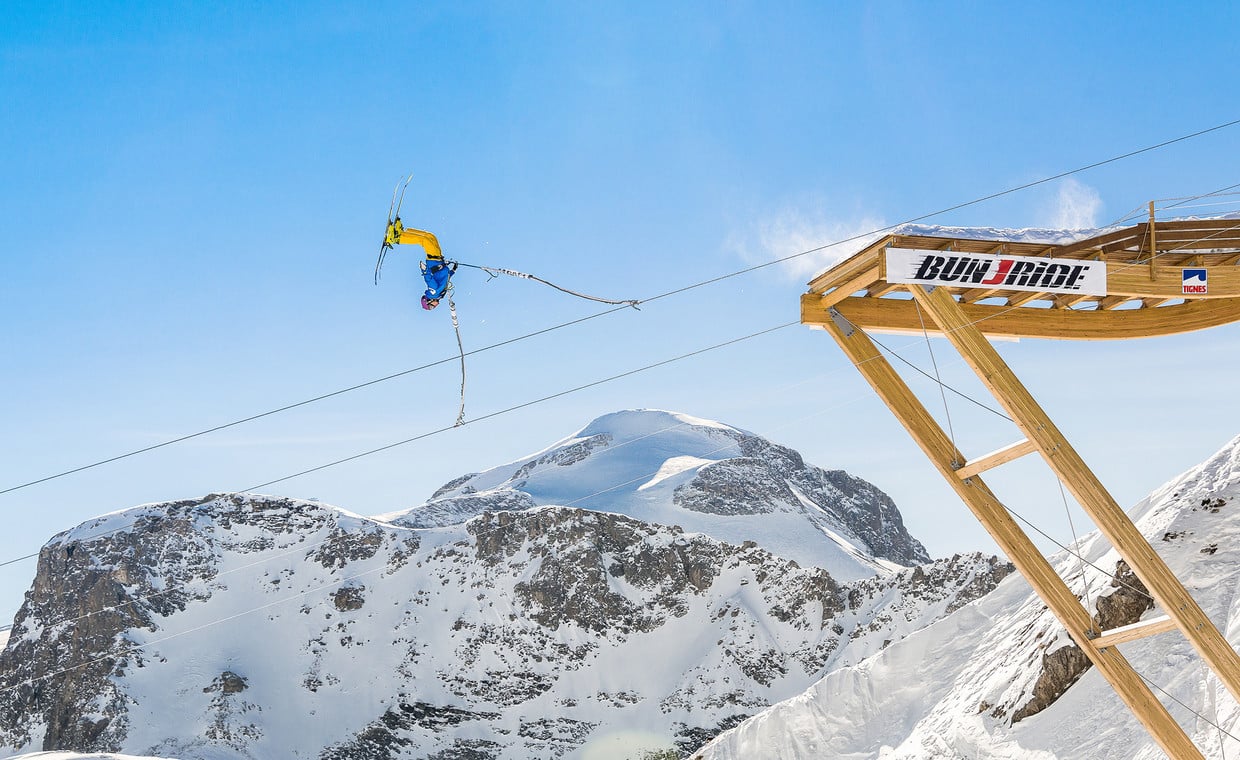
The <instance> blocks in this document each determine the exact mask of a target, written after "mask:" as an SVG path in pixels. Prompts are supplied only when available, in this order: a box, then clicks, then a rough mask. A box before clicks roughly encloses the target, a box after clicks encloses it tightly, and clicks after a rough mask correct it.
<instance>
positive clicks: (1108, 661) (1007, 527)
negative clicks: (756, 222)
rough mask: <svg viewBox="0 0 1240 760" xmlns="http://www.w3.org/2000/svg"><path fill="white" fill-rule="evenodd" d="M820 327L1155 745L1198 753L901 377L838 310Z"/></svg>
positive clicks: (1185, 759) (1186, 758)
mask: <svg viewBox="0 0 1240 760" xmlns="http://www.w3.org/2000/svg"><path fill="white" fill-rule="evenodd" d="M822 327H823V328H824V329H825V330H826V331H827V332H828V333H830V335H831V337H833V338H834V339H835V341H836V342H837V343H839V345H840V347H841V348H842V349H843V350H844V353H845V354H846V355H847V356H848V358H849V360H851V361H852V363H853V364H854V365H856V367H857V369H858V370H859V371H860V372H861V374H862V376H863V377H865V379H866V381H867V382H869V384H870V386H871V387H873V388H874V390H875V392H876V393H878V395H879V397H880V398H882V400H883V401H884V402H885V403H886V404H887V406H888V407H890V408H891V411H892V412H893V413H894V414H895V416H896V419H898V420H899V421H900V422H901V424H903V425H904V427H905V429H906V430H908V432H909V434H910V435H912V437H913V440H914V441H916V442H917V444H918V446H920V447H921V450H922V451H923V452H925V454H926V456H927V457H928V458H929V459H930V461H931V463H933V464H934V466H935V467H936V468H937V469H938V470H939V473H940V474H941V475H942V476H943V477H944V479H946V480H947V483H948V485H950V486H951V487H952V488H953V489H954V490H955V491H956V493H957V495H959V496H960V498H961V500H962V501H964V503H965V504H966V505H968V507H969V509H970V510H971V511H972V512H973V514H974V516H975V517H977V519H978V521H979V522H981V524H982V525H983V526H984V527H985V528H986V530H987V532H989V533H990V535H991V537H992V538H994V540H995V543H997V544H998V545H999V547H1000V548H1001V549H1002V550H1003V552H1004V553H1005V554H1007V556H1008V558H1009V559H1011V560H1012V564H1014V565H1016V568H1017V570H1019V571H1020V573H1021V574H1022V575H1023V576H1024V577H1025V578H1026V579H1027V580H1028V581H1029V583H1030V584H1031V585H1032V586H1033V587H1034V589H1035V590H1036V591H1037V593H1038V595H1039V596H1041V597H1042V600H1043V601H1044V602H1046V605H1047V607H1048V608H1049V609H1050V610H1051V612H1052V613H1053V614H1054V615H1055V617H1056V618H1058V619H1059V622H1060V623H1061V624H1062V625H1063V626H1064V628H1066V629H1067V630H1068V633H1069V634H1070V635H1071V636H1072V638H1073V640H1074V641H1075V642H1076V643H1077V645H1078V646H1080V648H1081V650H1082V651H1083V652H1084V653H1085V655H1086V656H1087V657H1089V659H1090V661H1091V662H1093V664H1094V666H1095V667H1097V668H1098V671H1099V672H1100V673H1101V674H1102V675H1103V677H1105V678H1106V679H1107V681H1108V682H1109V683H1110V684H1111V686H1112V688H1114V689H1115V692H1116V693H1117V694H1118V695H1119V697H1120V699H1122V700H1123V701H1124V703H1125V704H1126V705H1128V709H1130V710H1131V711H1132V713H1133V715H1135V716H1136V717H1137V719H1138V720H1139V721H1140V722H1141V724H1142V725H1143V726H1145V729H1146V730H1147V731H1148V732H1149V734H1150V736H1152V737H1153V738H1154V741H1155V742H1157V743H1158V746H1159V747H1161V748H1162V750H1163V752H1165V753H1167V755H1168V757H1172V758H1176V760H1196V759H1197V758H1202V754H1201V752H1200V751H1199V750H1198V749H1197V748H1196V747H1195V746H1194V745H1193V743H1192V741H1191V740H1190V739H1189V738H1188V735H1187V734H1186V733H1185V732H1184V729H1183V728H1182V727H1181V726H1180V725H1179V724H1178V723H1176V722H1175V719H1174V718H1172V717H1171V714H1170V713H1168V712H1167V708H1166V707H1165V706H1164V705H1163V704H1162V703H1161V702H1159V701H1158V699H1157V698H1156V697H1155V696H1154V694H1153V692H1151V691H1150V688H1149V686H1148V685H1147V684H1146V683H1145V681H1144V680H1143V679H1142V678H1141V676H1140V675H1139V674H1138V673H1137V672H1136V671H1135V670H1133V669H1132V665H1131V664H1129V662H1128V660H1127V659H1126V658H1125V657H1124V656H1123V654H1121V653H1120V651H1119V650H1118V649H1115V648H1111V649H1107V650H1103V649H1100V648H1099V647H1097V646H1096V645H1095V644H1094V643H1093V641H1092V640H1091V637H1092V636H1093V635H1094V633H1095V632H1094V631H1093V621H1092V619H1091V618H1090V614H1089V612H1088V611H1087V610H1086V609H1085V608H1084V607H1083V606H1082V605H1081V603H1080V600H1079V599H1077V598H1076V595H1075V594H1074V593H1073V592H1072V590H1071V589H1070V588H1068V585H1067V584H1066V583H1064V581H1063V579H1062V578H1060V577H1059V575H1058V574H1057V573H1056V572H1055V569H1054V568H1053V567H1051V565H1050V563H1049V562H1047V561H1046V558H1045V557H1043V556H1042V553H1041V552H1040V551H1038V548H1037V546H1036V545H1035V544H1034V543H1033V541H1031V540H1030V539H1029V537H1028V536H1027V535H1026V534H1025V532H1024V531H1023V530H1021V528H1020V526H1019V525H1017V524H1016V521H1015V520H1013V519H1012V516H1011V515H1010V514H1009V513H1008V511H1007V510H1006V509H1005V508H1004V506H1003V504H1002V503H1000V502H999V500H998V498H997V497H996V496H995V495H994V493H992V492H991V490H990V489H989V488H988V487H987V486H986V484H985V483H984V482H983V481H982V479H981V477H979V476H973V477H970V478H960V477H959V476H958V475H957V474H956V467H957V466H958V465H959V463H961V462H964V461H965V457H964V456H963V455H962V454H961V453H960V451H959V450H957V449H956V447H955V445H954V444H953V443H952V441H951V439H950V438H949V437H948V435H947V433H946V432H944V430H943V428H942V426H940V425H939V424H938V422H936V421H935V419H934V417H932V416H931V415H930V413H929V412H928V411H926V408H925V406H924V405H923V404H922V403H921V401H920V399H918V398H917V396H916V394H914V393H913V391H912V390H911V389H910V388H909V387H908V384H907V383H905V382H904V380H903V378H901V377H900V375H899V374H898V373H897V372H896V371H895V370H894V369H893V368H892V366H891V364H890V363H889V362H888V361H887V360H886V358H884V357H883V355H882V354H881V353H879V351H878V348H877V347H876V346H875V345H874V342H873V341H871V340H870V338H869V336H867V335H866V334H865V332H864V331H862V330H860V329H855V328H853V327H852V326H851V325H849V324H848V323H847V321H846V320H844V319H843V318H842V317H841V318H840V319H838V320H830V321H826V322H824V323H823V324H822Z"/></svg>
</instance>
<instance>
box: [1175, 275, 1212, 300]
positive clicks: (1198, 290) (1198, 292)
mask: <svg viewBox="0 0 1240 760" xmlns="http://www.w3.org/2000/svg"><path fill="white" fill-rule="evenodd" d="M1181 271H1182V273H1183V279H1184V295H1186V296H1189V295H1192V296H1204V295H1205V294H1207V293H1209V292H1210V287H1209V282H1208V281H1207V280H1206V275H1207V272H1206V270H1204V269H1184V270H1181Z"/></svg>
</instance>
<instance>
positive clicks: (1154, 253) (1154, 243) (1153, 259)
mask: <svg viewBox="0 0 1240 760" xmlns="http://www.w3.org/2000/svg"><path fill="white" fill-rule="evenodd" d="M1149 229H1150V280H1156V279H1158V231H1157V230H1155V229H1154V201H1150V228H1149Z"/></svg>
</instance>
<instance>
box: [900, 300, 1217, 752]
mask: <svg viewBox="0 0 1240 760" xmlns="http://www.w3.org/2000/svg"><path fill="white" fill-rule="evenodd" d="M909 291H910V292H911V293H912V294H913V298H914V299H915V300H916V301H917V303H918V304H920V305H921V307H922V309H923V310H925V311H926V312H927V313H928V314H929V315H930V317H931V319H933V320H934V323H935V324H936V325H938V327H939V329H940V330H941V331H942V332H943V335H944V336H946V337H947V339H948V340H949V341H950V342H951V343H952V345H953V346H955V348H956V350H957V351H959V352H960V355H961V356H962V357H964V359H965V361H966V362H967V363H968V364H969V366H970V367H972V368H973V371H974V372H975V373H976V374H977V376H978V377H979V378H980V379H981V381H982V382H983V383H984V384H985V385H986V387H987V388H988V389H989V390H990V392H991V394H992V395H993V396H994V397H995V398H996V399H997V400H998V401H999V403H1001V404H1002V405H1003V407H1004V408H1005V409H1006V410H1007V412H1008V415H1009V416H1010V417H1011V418H1012V420H1013V421H1014V422H1015V423H1016V425H1017V426H1018V427H1019V428H1020V429H1021V431H1022V432H1023V433H1024V434H1025V437H1026V438H1028V439H1029V440H1031V441H1033V442H1034V443H1035V444H1037V447H1038V451H1039V453H1041V455H1042V458H1043V459H1044V460H1045V461H1046V463H1047V464H1048V465H1049V466H1050V468H1051V470H1053V471H1054V472H1055V474H1056V475H1057V476H1058V477H1059V479H1060V480H1061V481H1062V482H1063V484H1064V485H1065V486H1066V487H1067V488H1068V490H1069V491H1071V493H1072V495H1073V497H1075V498H1076V500H1077V502H1078V503H1079V504H1080V505H1081V508H1082V509H1084V510H1085V512H1086V513H1087V514H1088V515H1089V516H1090V517H1091V518H1092V519H1093V521H1094V524H1095V525H1097V526H1098V529H1099V530H1100V531H1101V532H1102V534H1103V535H1104V536H1105V537H1106V538H1107V540H1108V541H1110V542H1111V544H1112V545H1113V546H1114V547H1115V549H1116V551H1118V552H1119V554H1120V556H1121V557H1123V558H1124V559H1125V560H1126V561H1127V562H1128V565H1129V566H1130V567H1131V568H1132V571H1133V572H1134V573H1136V575H1137V577H1138V578H1140V579H1141V582H1142V583H1144V584H1145V587H1146V588H1147V589H1149V591H1150V594H1151V595H1152V596H1153V597H1154V599H1155V600H1156V601H1157V602H1158V604H1159V605H1160V606H1161V607H1162V608H1163V611H1164V612H1165V613H1166V614H1167V615H1168V617H1170V618H1171V619H1172V620H1174V621H1175V623H1176V625H1177V626H1178V627H1179V629H1180V631H1181V632H1182V633H1183V634H1184V636H1185V638H1187V639H1188V641H1189V643H1191V644H1192V645H1193V648H1194V649H1195V650H1197V654H1198V655H1200V656H1201V658H1202V660H1204V661H1205V663H1206V664H1207V665H1208V666H1209V667H1210V669H1211V670H1213V671H1214V673H1215V675H1217V676H1218V678H1219V680H1220V681H1222V682H1223V684H1224V685H1225V686H1226V687H1227V690H1228V691H1229V692H1231V695H1232V697H1233V698H1234V699H1235V700H1236V701H1237V702H1240V657H1238V656H1237V655H1236V651H1235V650H1234V649H1232V647H1231V645H1230V644H1229V643H1228V642H1227V640H1226V639H1225V638H1223V635H1222V634H1221V633H1219V631H1218V628H1216V627H1215V626H1214V623H1212V622H1211V621H1210V619H1209V618H1208V617H1206V614H1205V612H1204V611H1202V609H1201V607H1200V606H1198V604H1197V602H1196V600H1194V599H1193V598H1192V596H1191V595H1190V594H1189V593H1188V591H1187V589H1185V588H1184V585H1183V584H1182V583H1180V580H1179V579H1178V578H1176V577H1175V574H1174V573H1172V572H1171V569H1170V568H1168V567H1167V564H1166V563H1165V562H1163V560H1162V558H1161V557H1159V556H1158V554H1157V553H1155V551H1154V549H1153V547H1152V546H1150V543H1149V541H1146V540H1145V536H1143V535H1141V532H1140V531H1139V530H1137V527H1136V526H1135V525H1133V523H1132V520H1130V519H1129V518H1128V515H1127V514H1125V513H1124V511H1123V510H1122V509H1120V507H1119V504H1117V503H1116V501H1115V499H1114V498H1113V497H1112V496H1111V494H1110V492H1108V491H1107V490H1106V488H1105V487H1104V486H1103V485H1102V483H1101V481H1099V480H1098V478H1097V476H1096V475H1094V473H1093V471H1092V470H1090V469H1089V467H1088V466H1087V465H1086V464H1085V462H1084V460H1083V459H1081V457H1080V455H1079V454H1077V452H1076V450H1075V449H1073V448H1072V445H1071V444H1070V443H1068V441H1067V439H1066V438H1065V437H1064V436H1063V434H1062V433H1061V432H1060V431H1059V429H1058V428H1057V427H1056V426H1055V423H1054V422H1052V421H1051V419H1050V417H1049V416H1048V415H1047V414H1046V412H1045V411H1044V410H1043V409H1042V407H1041V406H1039V405H1038V403H1037V401H1035V400H1034V398H1033V396H1032V395H1031V394H1030V393H1029V391H1028V389H1026V388H1025V386H1024V385H1023V384H1021V382H1020V380H1019V379H1017V377H1016V375H1015V374H1014V373H1013V372H1012V370H1011V368H1010V367H1008V366H1007V363H1006V362H1004V361H1003V359H1002V358H1001V357H1000V356H999V352H998V351H996V350H995V348H994V346H992V345H991V344H990V341H988V340H987V339H986V336H985V335H983V334H982V332H981V331H980V330H979V329H978V328H977V326H976V325H974V324H973V323H972V322H970V321H969V320H968V318H967V317H965V315H964V312H963V311H962V310H961V309H960V306H959V304H957V303H956V301H955V300H954V299H953V298H952V296H951V293H950V292H948V290H947V289H946V288H936V289H934V290H933V291H927V290H926V289H925V288H923V287H921V286H919V285H914V286H910V287H909ZM1173 757H1177V756H1176V755H1173Z"/></svg>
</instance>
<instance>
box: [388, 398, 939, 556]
mask: <svg viewBox="0 0 1240 760" xmlns="http://www.w3.org/2000/svg"><path fill="white" fill-rule="evenodd" d="M548 504H556V505H562V506H578V507H584V508H587V509H600V510H606V511H608V512H617V513H620V514H624V515H627V516H629V517H634V518H636V519H639V520H643V521H646V522H653V523H658V524H660V525H679V526H681V527H682V528H684V529H685V530H687V531H692V532H700V533H705V534H707V535H709V536H713V537H714V538H718V539H721V540H724V541H729V542H732V543H738V544H739V543H743V542H744V541H756V542H757V543H758V544H759V545H760V546H762V548H764V549H767V550H769V551H771V552H773V553H775V554H778V555H780V556H783V557H787V558H790V559H794V560H796V561H797V562H799V563H800V564H802V565H811V566H814V567H821V568H824V569H826V570H827V571H829V572H830V573H831V575H832V577H834V578H835V579H836V580H858V579H861V578H868V577H871V576H873V575H875V574H876V573H885V572H890V571H893V570H896V569H898V568H899V567H903V566H911V565H916V564H919V563H922V562H927V561H929V559H930V557H929V555H928V554H927V553H926V550H925V547H923V546H922V545H921V543H920V542H918V541H917V540H916V539H914V538H913V537H912V536H910V535H909V534H908V531H907V530H905V528H904V522H903V520H902V518H901V516H900V512H899V510H897V509H896V507H895V504H893V503H892V501H891V499H890V498H889V497H888V496H887V495H886V494H884V493H883V492H882V491H880V490H878V489H877V488H875V487H874V486H873V485H871V484H869V483H867V482H865V481H864V480H861V479H859V478H855V477H853V476H851V475H849V474H848V473H846V472H843V471H841V470H835V471H826V470H821V469H819V468H817V467H814V466H812V465H808V464H806V463H805V461H804V460H803V459H802V458H801V455H800V454H798V453H797V452H795V451H793V450H791V449H788V448H785V447H783V446H779V445H777V444H774V443H771V442H770V441H767V440H766V439H764V438H761V437H759V436H756V435H754V434H752V433H747V432H745V431H743V430H739V429H737V428H734V427H730V426H728V425H723V424H720V423H718V422H712V421H709V420H702V419H697V418H694V417H690V416H688V415H684V414H675V413H672V412H663V411H656V410H631V411H624V412H616V413H614V414H609V415H606V416H604V417H600V418H599V419H597V420H595V421H594V422H592V423H590V424H589V425H587V426H586V427H585V428H584V429H582V430H581V431H579V432H577V433H575V434H574V435H572V436H569V437H568V438H566V439H564V440H562V441H559V442H558V443H555V444H553V445H551V446H550V447H548V448H546V449H544V450H542V451H540V452H538V453H536V454H531V455H529V456H528V457H524V458H522V459H520V460H518V461H516V462H511V463H509V464H505V465H501V466H499V467H495V468H492V469H490V470H487V471H486V472H482V473H476V474H472V475H466V476H464V477H461V478H457V479H456V480H453V481H452V482H450V483H448V484H447V485H445V486H444V487H442V488H440V489H439V490H438V491H437V492H436V493H435V494H434V495H433V496H432V497H431V499H430V501H429V502H427V503H426V504H423V505H421V506H419V507H415V508H414V509H411V510H408V511H406V512H402V513H395V514H391V515H387V516H386V517H387V518H388V519H390V520H391V521H393V522H395V523H398V524H401V525H406V526H409V527H419V528H420V527H433V526H439V525H448V524H453V523H459V522H461V521H462V520H464V519H466V518H467V517H472V516H474V515H476V514H480V513H482V512H483V511H485V510H495V509H525V508H529V507H533V506H538V505H548ZM876 560H877V561H876Z"/></svg>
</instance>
